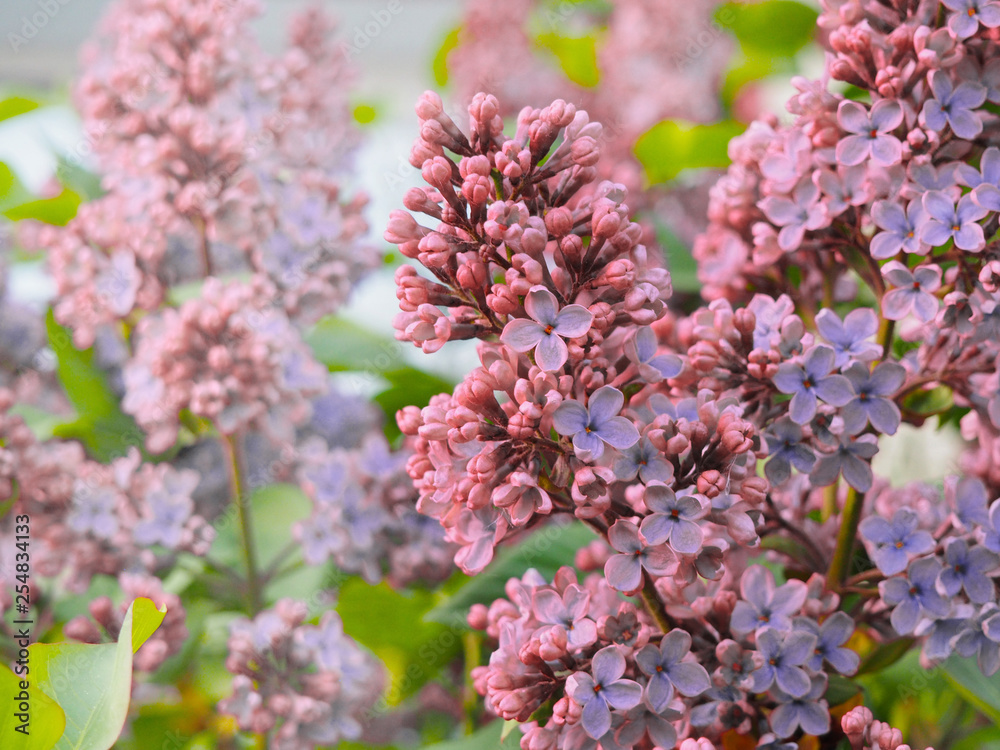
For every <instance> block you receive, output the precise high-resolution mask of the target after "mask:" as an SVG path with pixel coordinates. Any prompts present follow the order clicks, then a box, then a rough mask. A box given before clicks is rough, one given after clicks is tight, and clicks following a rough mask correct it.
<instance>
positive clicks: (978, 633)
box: [955, 602, 1000, 677]
mask: <svg viewBox="0 0 1000 750" xmlns="http://www.w3.org/2000/svg"><path fill="white" fill-rule="evenodd" d="M955 651H957V652H958V653H959V655H960V656H964V657H966V658H968V657H970V656H975V657H976V663H977V664H978V665H979V669H980V671H981V672H982V673H983V674H984V675H986V676H987V677H991V676H993V675H994V674H996V672H997V670H1000V608H998V607H997V605H995V604H993V603H992V602H991V603H990V604H987V605H986V606H985V607H983V609H982V610H981V611H980V612H979V613H978V614H977V615H976V616H975V617H972V618H970V619H968V620H966V621H965V624H964V625H963V628H962V630H961V632H960V633H959V634H958V637H956V638H955Z"/></svg>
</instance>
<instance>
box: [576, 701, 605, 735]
mask: <svg viewBox="0 0 1000 750" xmlns="http://www.w3.org/2000/svg"><path fill="white" fill-rule="evenodd" d="M580 723H581V724H583V730H584V731H585V732H586V733H587V734H588V735H589V736H590V737H591V738H592V739H595V740H599V739H601V737H603V736H604V735H606V734H607V733H608V730H609V729H611V711H610V710H609V709H608V704H607V703H605V702H604V701H603V700H602V699H601V698H596V697H595V698H593V699H592V700H590V701H588V702H587V703H586V704H585V705H584V707H583V712H582V713H581V714H580Z"/></svg>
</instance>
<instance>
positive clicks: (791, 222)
mask: <svg viewBox="0 0 1000 750" xmlns="http://www.w3.org/2000/svg"><path fill="white" fill-rule="evenodd" d="M819 198H820V193H819V188H818V187H816V185H815V184H813V183H812V182H811V181H810V180H803V181H802V182H800V183H799V184H798V186H796V188H795V190H794V191H793V192H792V197H791V198H778V197H776V196H768V197H767V198H764V199H763V200H761V201H760V204H759V205H760V209H761V211H763V212H764V215H765V216H767V218H768V220H770V221H771V222H772V223H773V224H776V225H777V226H779V227H781V231H780V232H778V247H780V248H781V249H782V250H785V251H786V252H788V251H791V250H794V249H795V248H797V247H798V246H799V245H800V244H802V238H803V236H804V235H805V233H806V231H807V230H809V231H811V230H814V229H820V228H822V227H825V226H827V225H828V224H829V223H830V216H829V214H828V213H827V210H826V206H825V204H824V203H822V202H821V201H820V199H819Z"/></svg>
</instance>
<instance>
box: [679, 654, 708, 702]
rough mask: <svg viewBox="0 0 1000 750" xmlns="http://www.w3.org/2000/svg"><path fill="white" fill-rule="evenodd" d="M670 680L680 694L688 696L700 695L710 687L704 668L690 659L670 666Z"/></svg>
mask: <svg viewBox="0 0 1000 750" xmlns="http://www.w3.org/2000/svg"><path fill="white" fill-rule="evenodd" d="M670 681H671V682H673V683H674V687H676V688H677V691H678V692H679V693H680V694H681V695H686V696H687V697H688V698H693V697H695V696H696V695H701V694H702V693H704V692H705V691H706V690H708V689H709V688H710V687H712V681H711V680H710V679H709V676H708V672H707V671H706V670H705V668H704V667H703V666H701V664H696V663H694V662H690V661H686V662H681V663H680V664H675V665H674V666H673V667H671V668H670Z"/></svg>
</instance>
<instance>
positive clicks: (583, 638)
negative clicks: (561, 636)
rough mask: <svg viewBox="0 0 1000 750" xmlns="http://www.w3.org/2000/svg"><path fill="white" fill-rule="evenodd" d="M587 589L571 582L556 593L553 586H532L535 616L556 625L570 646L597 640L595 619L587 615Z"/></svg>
mask: <svg viewBox="0 0 1000 750" xmlns="http://www.w3.org/2000/svg"><path fill="white" fill-rule="evenodd" d="M589 607H590V592H589V591H585V590H584V589H582V588H580V587H579V586H578V585H576V584H575V583H573V584H570V585H569V586H567V587H566V590H565V591H563V593H562V595H561V596H560V595H559V592H558V591H555V590H554V589H541V590H536V591H535V593H534V596H533V597H532V609H533V611H534V612H535V616H536V617H538V619H539V620H541V621H542V622H546V623H548V624H549V625H558V626H560V627H561V628H563V630H565V631H566V642H567V643H568V644H569V646H570V648H573V649H583V648H586V647H587V646H590V645H591V644H592V643H594V642H595V641H596V640H597V623H595V622H594V621H593V620H591V619H590V618H589V617H587V610H588V609H589Z"/></svg>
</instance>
